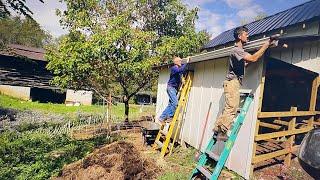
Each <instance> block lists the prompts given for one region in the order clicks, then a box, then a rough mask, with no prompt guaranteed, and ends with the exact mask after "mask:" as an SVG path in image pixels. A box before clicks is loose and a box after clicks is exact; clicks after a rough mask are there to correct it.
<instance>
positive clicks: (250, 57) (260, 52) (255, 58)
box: [243, 41, 270, 62]
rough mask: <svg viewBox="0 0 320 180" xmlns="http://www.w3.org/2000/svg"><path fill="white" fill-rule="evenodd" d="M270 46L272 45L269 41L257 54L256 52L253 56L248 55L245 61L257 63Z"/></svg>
mask: <svg viewBox="0 0 320 180" xmlns="http://www.w3.org/2000/svg"><path fill="white" fill-rule="evenodd" d="M269 45H270V41H267V42H266V43H264V44H263V45H262V47H261V48H260V49H259V50H258V51H257V52H255V53H254V54H253V55H251V54H249V53H248V54H247V55H245V56H244V57H243V59H244V60H245V61H249V62H256V61H257V60H258V59H259V58H260V57H261V56H262V55H263V53H264V52H265V51H266V50H267V49H268V47H269Z"/></svg>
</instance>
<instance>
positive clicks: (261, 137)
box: [254, 127, 313, 141]
mask: <svg viewBox="0 0 320 180" xmlns="http://www.w3.org/2000/svg"><path fill="white" fill-rule="evenodd" d="M312 129H313V128H311V127H306V128H301V129H294V130H288V131H280V132H272V133H266V134H259V135H257V136H255V138H254V139H255V141H262V140H267V139H273V138H277V137H283V136H290V135H293V134H301V133H305V132H308V131H310V130H312Z"/></svg>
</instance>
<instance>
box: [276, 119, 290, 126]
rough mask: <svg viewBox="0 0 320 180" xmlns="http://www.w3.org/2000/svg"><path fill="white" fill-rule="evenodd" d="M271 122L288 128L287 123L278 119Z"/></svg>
mask: <svg viewBox="0 0 320 180" xmlns="http://www.w3.org/2000/svg"><path fill="white" fill-rule="evenodd" d="M273 122H274V123H276V124H280V125H283V126H288V125H289V123H288V122H287V121H281V120H280V119H276V120H274V121H273Z"/></svg>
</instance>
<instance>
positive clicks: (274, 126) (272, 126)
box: [260, 122, 281, 130]
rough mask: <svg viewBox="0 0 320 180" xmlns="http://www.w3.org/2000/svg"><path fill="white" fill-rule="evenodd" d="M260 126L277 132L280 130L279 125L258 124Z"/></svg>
mask: <svg viewBox="0 0 320 180" xmlns="http://www.w3.org/2000/svg"><path fill="white" fill-rule="evenodd" d="M260 126H261V127H266V128H270V129H276V130H279V129H280V128H281V126H279V125H275V124H270V123H266V122H260Z"/></svg>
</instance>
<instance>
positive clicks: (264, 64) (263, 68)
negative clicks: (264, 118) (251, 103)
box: [258, 56, 267, 112]
mask: <svg viewBox="0 0 320 180" xmlns="http://www.w3.org/2000/svg"><path fill="white" fill-rule="evenodd" d="M264 58H267V57H266V56H264ZM266 66H267V61H263V67H262V75H261V80H260V95H259V104H258V112H261V109H262V102H263V94H264V84H265V79H266V77H265V76H266Z"/></svg>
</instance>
